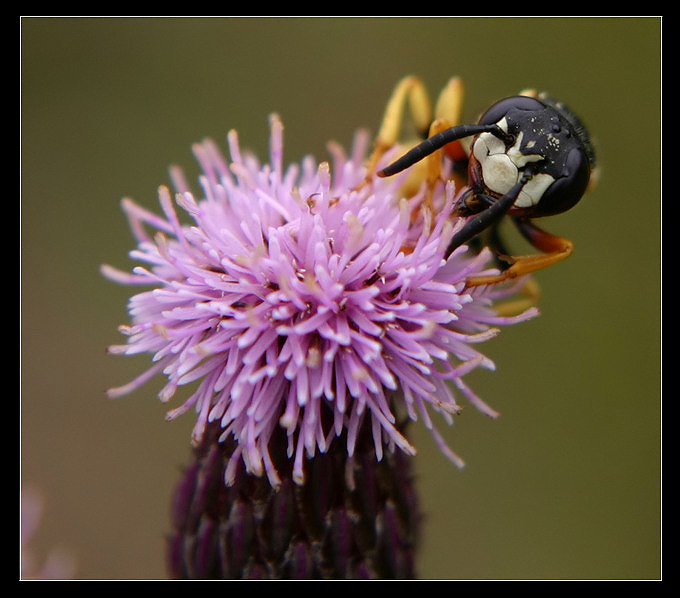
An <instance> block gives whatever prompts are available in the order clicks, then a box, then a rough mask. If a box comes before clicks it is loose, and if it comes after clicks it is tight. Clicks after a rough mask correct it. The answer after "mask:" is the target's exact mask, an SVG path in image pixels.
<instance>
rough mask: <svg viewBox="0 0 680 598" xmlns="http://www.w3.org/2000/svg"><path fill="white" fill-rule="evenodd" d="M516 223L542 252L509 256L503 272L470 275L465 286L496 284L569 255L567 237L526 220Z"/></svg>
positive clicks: (541, 267)
mask: <svg viewBox="0 0 680 598" xmlns="http://www.w3.org/2000/svg"><path fill="white" fill-rule="evenodd" d="M516 224H517V226H518V227H519V229H520V231H521V232H522V234H523V235H524V237H525V238H526V239H527V240H528V241H529V242H530V243H531V244H532V245H533V246H534V247H536V249H539V250H540V251H543V252H544V253H543V254H539V255H524V256H520V257H516V258H511V259H512V260H513V263H512V265H511V266H510V267H509V268H508V269H507V270H505V271H504V272H501V273H500V274H498V275H495V276H472V277H470V278H468V279H467V281H466V282H467V286H469V287H475V286H480V285H484V284H498V283H500V282H504V281H506V280H511V279H514V278H517V277H519V276H524V275H525V274H530V273H532V272H536V271H537V270H542V269H543V268H547V267H548V266H551V265H552V264H555V263H557V262H560V261H562V260H563V259H566V258H567V257H569V256H570V255H571V253H572V251H573V249H574V245H573V243H572V242H571V241H569V239H565V238H563V237H557V236H555V235H552V234H550V233H548V232H546V231H544V230H542V229H540V228H538V227H537V226H535V225H534V224H532V223H531V222H529V221H528V220H527V221H516Z"/></svg>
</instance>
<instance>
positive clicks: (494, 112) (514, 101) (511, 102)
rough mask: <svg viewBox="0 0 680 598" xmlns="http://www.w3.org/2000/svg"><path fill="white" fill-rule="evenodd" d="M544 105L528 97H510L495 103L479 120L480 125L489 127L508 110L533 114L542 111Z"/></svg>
mask: <svg viewBox="0 0 680 598" xmlns="http://www.w3.org/2000/svg"><path fill="white" fill-rule="evenodd" d="M544 108H545V104H544V103H543V102H541V101H540V100H537V99H536V98H531V97H528V96H511V97H509V98H505V99H503V100H499V101H498V102H496V103H495V104H494V105H493V106H491V108H489V109H488V110H487V111H486V112H485V113H484V114H483V115H482V117H481V118H480V119H479V124H480V125H491V124H494V123H497V122H498V121H499V120H501V119H502V118H503V117H504V116H505V115H506V114H507V113H508V112H510V110H513V109H514V110H526V111H528V112H533V111H536V110H543V109H544Z"/></svg>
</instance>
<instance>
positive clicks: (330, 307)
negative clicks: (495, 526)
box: [103, 117, 536, 486]
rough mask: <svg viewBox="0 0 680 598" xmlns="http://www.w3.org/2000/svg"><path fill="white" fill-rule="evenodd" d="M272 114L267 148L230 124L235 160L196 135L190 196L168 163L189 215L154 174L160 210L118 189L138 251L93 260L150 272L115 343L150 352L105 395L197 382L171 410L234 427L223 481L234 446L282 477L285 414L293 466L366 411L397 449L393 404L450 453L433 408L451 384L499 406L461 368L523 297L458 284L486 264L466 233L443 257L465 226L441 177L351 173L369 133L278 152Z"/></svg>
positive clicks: (361, 162) (451, 405)
mask: <svg viewBox="0 0 680 598" xmlns="http://www.w3.org/2000/svg"><path fill="white" fill-rule="evenodd" d="M282 131H283V127H282V125H281V122H280V121H279V120H278V118H276V117H272V119H271V142H270V160H269V163H268V164H264V165H262V164H260V163H259V162H258V161H257V160H256V159H255V158H254V157H252V156H250V155H247V154H246V153H244V152H242V151H241V147H240V145H239V141H238V138H237V135H236V133H235V132H233V131H232V132H231V133H230V134H229V136H228V145H229V153H230V160H229V161H227V160H226V159H225V157H223V156H222V155H221V153H220V151H219V150H218V148H217V146H216V145H215V144H214V143H212V142H210V141H206V142H204V143H202V144H200V145H197V146H196V147H195V154H196V156H197V159H198V161H199V163H200V165H201V167H202V171H203V172H202V175H201V177H200V185H201V193H202V198H201V199H198V198H196V197H195V196H194V194H193V193H192V192H191V191H190V189H189V186H188V185H187V184H186V182H185V181H184V179H183V176H182V174H181V172H180V171H179V170H178V169H174V170H173V171H172V178H173V183H174V186H175V188H176V197H175V199H176V203H177V204H178V205H179V207H181V208H182V210H183V211H184V212H186V214H187V215H188V216H189V217H190V219H191V220H192V221H193V223H191V224H183V223H181V222H180V216H179V215H178V212H177V211H176V210H175V207H174V205H173V198H172V195H171V192H170V191H169V190H168V189H167V188H165V187H161V189H160V191H159V198H160V204H161V207H162V212H163V216H158V215H156V214H153V213H150V212H148V211H146V210H144V209H143V208H141V207H139V206H137V205H136V204H134V203H133V202H131V201H129V200H124V201H123V208H124V210H125V212H126V214H127V216H128V218H129V220H130V224H131V228H132V230H133V232H134V234H135V237H136V239H137V243H138V245H137V248H136V249H135V250H134V251H132V252H131V257H133V258H135V259H137V260H139V261H140V262H143V263H145V264H146V266H139V267H136V268H134V270H133V272H132V273H130V274H128V273H123V272H120V271H118V270H115V269H113V268H111V267H109V266H104V267H103V272H104V274H105V275H107V276H108V277H109V278H112V279H113V280H116V281H118V282H122V283H126V284H133V285H150V287H151V288H150V290H144V291H142V292H140V293H139V294H136V295H134V296H133V297H132V298H131V300H130V303H129V313H130V316H131V318H132V323H131V324H130V325H129V326H124V327H122V328H121V330H122V332H123V333H124V334H125V335H126V336H127V337H128V338H127V343H126V344H124V345H120V346H114V347H111V352H113V353H120V354H127V355H130V354H137V353H151V354H152V355H153V361H154V365H153V367H151V368H150V369H149V370H148V371H146V372H145V373H144V374H142V375H141V376H140V377H139V378H137V379H136V380H134V381H132V382H131V383H129V384H128V385H126V386H124V387H121V388H117V389H112V390H111V391H109V395H110V396H112V397H117V396H120V395H123V394H125V393H127V392H130V391H131V390H134V389H136V388H138V387H139V386H141V385H142V384H143V383H144V382H146V381H147V380H149V379H150V378H152V377H154V376H155V375H156V374H160V373H162V374H163V375H164V376H165V377H166V378H167V383H166V385H165V386H164V387H163V388H162V390H161V391H160V393H159V397H160V399H161V400H162V401H169V400H170V399H171V398H172V397H173V395H174V394H175V392H176V390H177V389H178V388H179V387H183V386H185V385H188V384H190V383H196V386H195V390H194V391H193V392H192V394H191V395H190V396H189V397H188V398H186V399H185V400H184V402H183V403H182V404H181V405H180V406H179V407H176V408H175V409H173V410H171V411H170V412H169V413H168V416H167V417H168V418H169V419H174V418H176V417H177V416H179V415H180V414H182V413H185V412H186V411H188V410H191V409H194V410H195V411H196V413H197V422H196V425H195V428H194V431H193V441H194V442H195V443H198V442H200V440H201V438H202V436H203V434H204V433H205V431H206V428H207V426H208V425H209V424H211V423H213V422H215V423H219V426H220V427H221V429H222V436H221V438H222V439H225V438H227V437H228V436H231V437H233V439H234V441H235V446H236V449H235V451H234V453H233V455H232V456H231V461H230V463H229V465H228V466H227V473H226V478H227V479H226V481H227V483H229V482H230V481H231V478H232V476H233V474H234V471H235V469H236V466H237V464H238V462H239V461H240V460H242V461H243V462H244V463H245V466H246V469H247V470H248V471H249V472H250V473H252V474H255V475H263V474H266V475H267V476H268V478H269V480H270V482H271V484H272V485H274V486H276V485H278V484H279V483H280V478H279V475H278V472H277V470H276V468H275V467H274V464H273V463H274V461H273V459H272V456H271V454H270V446H269V440H270V437H271V435H272V432H273V430H274V429H275V428H276V427H277V426H282V427H283V428H284V429H285V430H286V433H287V438H288V458H290V459H291V460H292V461H293V477H294V479H295V480H296V481H297V482H298V483H303V482H304V460H305V457H313V456H314V455H315V454H316V453H317V452H318V451H320V452H325V451H327V450H328V449H329V447H330V445H331V444H332V443H333V442H340V441H339V440H338V437H340V436H341V435H343V437H344V438H346V447H343V450H346V451H347V454H348V455H349V456H350V457H351V455H352V454H353V452H354V448H355V442H356V439H357V434H358V430H359V429H360V427H361V425H362V423H363V422H364V421H367V423H369V425H370V429H371V430H372V436H373V443H374V448H375V455H376V458H377V459H380V458H381V457H382V455H383V451H384V450H394V449H395V448H398V449H400V450H401V451H404V452H405V453H407V454H413V453H415V449H414V447H413V446H412V445H411V444H410V443H409V441H408V440H407V439H406V438H405V437H404V435H403V434H402V433H401V432H400V430H399V426H398V414H399V413H405V414H407V415H408V417H409V418H410V419H413V420H416V419H419V418H420V419H422V420H423V421H424V423H425V425H426V426H427V427H428V428H429V429H431V430H432V433H433V434H434V436H435V438H436V440H437V442H438V443H439V445H440V446H441V447H442V450H443V451H444V452H445V453H446V454H447V455H448V456H449V457H450V458H451V459H452V460H453V461H454V462H455V463H457V464H459V465H462V462H461V461H460V459H459V458H458V457H457V456H456V455H454V454H453V453H452V452H451V451H450V450H449V449H448V448H447V447H446V445H445V444H444V442H443V441H442V439H441V437H440V436H439V434H438V433H437V431H436V430H435V428H434V426H433V424H432V421H431V419H430V412H431V411H436V412H439V413H441V414H442V415H443V417H444V418H445V419H446V420H447V421H449V422H450V421H451V418H452V415H454V414H455V413H457V412H458V411H459V410H460V406H459V403H458V400H457V398H456V397H457V395H458V394H460V395H462V396H463V397H465V398H466V399H467V400H468V401H470V402H471V403H472V404H474V405H475V406H476V407H477V408H479V409H480V410H482V411H483V412H484V413H486V414H488V415H491V416H494V415H495V412H494V411H493V410H492V409H490V408H489V407H488V406H487V405H486V404H485V403H484V402H482V401H481V399H479V398H478V397H477V396H476V395H475V394H474V393H473V392H472V390H471V389H470V388H469V387H468V386H467V385H466V383H465V382H464V380H463V378H464V376H465V374H467V373H468V372H470V371H471V370H473V369H475V368H479V367H482V368H493V363H492V362H491V361H490V360H489V359H488V358H487V357H485V356H484V355H483V354H481V353H480V352H478V350H477V349H476V348H475V345H477V344H478V343H480V342H481V341H485V340H487V339H489V338H490V337H492V336H494V335H495V334H496V333H497V331H498V326H501V325H506V324H511V323H514V322H518V321H523V320H526V319H527V318H529V317H532V316H533V315H534V314H535V313H536V312H535V310H534V309H530V310H528V311H526V312H524V313H523V314H521V315H519V316H516V317H501V316H499V315H498V314H497V313H496V311H495V310H494V309H493V305H494V302H495V301H497V300H499V299H502V298H504V297H507V296H508V295H509V294H512V293H514V292H515V290H516V288H511V289H507V288H505V289H502V288H496V287H493V286H480V287H475V288H467V287H466V284H465V281H466V278H467V277H469V276H471V275H479V274H483V273H488V272H489V263H490V257H491V256H490V254H489V253H487V251H482V252H481V253H478V254H472V253H471V252H468V250H467V247H465V246H462V247H460V248H458V249H457V250H456V251H454V252H453V254H452V255H451V256H450V257H449V258H448V259H445V258H444V252H445V250H446V247H447V244H448V240H449V239H450V237H451V235H452V233H453V232H454V231H455V230H456V229H457V228H458V227H459V226H461V225H462V222H459V221H458V220H459V219H458V218H456V217H454V216H453V215H452V210H453V206H454V204H455V199H456V197H455V192H456V190H455V189H454V185H453V183H448V184H443V183H442V184H441V185H439V186H438V187H436V188H435V189H434V190H433V192H432V194H431V197H430V196H428V197H427V198H426V190H425V188H424V187H425V186H423V190H422V191H421V192H419V193H417V194H416V195H414V196H412V197H408V198H404V197H402V196H401V195H400V180H401V179H400V178H399V177H394V178H391V179H382V178H377V177H374V178H371V179H370V181H368V184H362V183H364V182H365V179H366V176H367V172H366V168H365V159H366V152H367V149H368V145H369V142H368V137H367V136H366V135H365V134H363V133H360V134H358V135H357V136H356V139H355V142H354V146H353V148H352V151H351V153H350V154H349V155H345V154H344V153H343V151H342V150H341V149H340V148H339V147H337V146H335V145H333V146H331V148H330V150H331V154H332V160H331V162H330V163H327V162H322V163H320V164H317V163H316V162H315V161H314V160H313V159H312V158H307V159H305V160H303V161H302V163H301V164H300V165H297V164H295V165H292V166H290V167H288V168H286V169H284V167H283V159H282V150H283V135H282Z"/></svg>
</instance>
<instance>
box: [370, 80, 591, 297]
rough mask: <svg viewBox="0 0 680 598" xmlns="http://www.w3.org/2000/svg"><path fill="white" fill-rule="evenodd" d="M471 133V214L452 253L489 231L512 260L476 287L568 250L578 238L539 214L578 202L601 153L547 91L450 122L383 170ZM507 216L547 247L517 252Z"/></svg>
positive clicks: (466, 210) (465, 197) (465, 204)
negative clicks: (546, 225)
mask: <svg viewBox="0 0 680 598" xmlns="http://www.w3.org/2000/svg"><path fill="white" fill-rule="evenodd" d="M405 81H409V82H410V86H411V87H410V88H411V89H414V88H415V89H418V88H419V85H415V86H414V83H413V79H407V80H405ZM408 87H409V86H407V88H408ZM456 94H458V92H455V93H454V94H452V97H456ZM464 139H468V140H470V144H469V150H468V152H467V155H466V157H465V158H463V159H462V160H459V163H458V164H457V166H458V167H460V165H461V163H462V164H466V165H467V188H466V190H465V191H464V192H463V193H462V194H461V195H460V197H459V198H458V202H457V205H456V208H455V212H456V214H457V215H459V216H461V217H464V218H466V219H467V220H466V222H465V224H464V225H463V227H462V228H460V229H459V230H458V231H457V232H455V234H454V235H453V237H452V238H451V240H450V243H449V245H448V248H447V250H446V253H445V256H446V257H447V258H448V257H449V256H450V255H451V254H452V253H453V251H454V250H455V249H456V248H458V247H460V246H461V245H463V244H466V243H468V242H470V241H472V240H473V239H475V238H477V237H478V236H479V235H480V233H482V232H484V231H488V232H489V239H490V240H489V245H490V247H491V249H492V250H493V251H494V253H495V254H496V255H497V256H499V257H500V259H501V260H502V261H503V262H505V264H504V270H503V271H502V272H501V273H500V274H498V275H495V276H480V277H476V278H472V279H469V280H468V286H476V285H481V284H492V283H498V282H502V281H505V280H508V279H512V278H516V277H518V276H522V275H525V274H529V273H531V272H535V271H537V270H540V269H542V268H545V267H547V266H549V265H551V264H554V263H556V262H558V261H560V260H563V259H565V258H566V257H568V256H569V255H570V254H571V253H572V251H573V244H572V242H571V241H569V240H568V239H565V238H562V237H558V236H556V235H553V234H551V233H549V232H547V231H545V230H543V229H541V228H539V227H538V226H536V225H535V224H534V222H533V219H535V218H540V217H544V216H552V215H555V214H560V213H563V212H565V211H567V210H569V209H571V208H572V207H574V205H576V204H577V203H578V202H579V200H580V199H581V197H583V195H584V194H585V192H586V190H587V189H588V187H589V185H590V183H591V180H592V178H593V174H594V172H595V152H594V149H593V145H592V143H591V140H590V137H589V135H588V132H587V131H586V128H585V127H584V126H583V124H582V123H581V121H580V120H579V119H578V118H577V117H576V116H575V114H574V113H573V112H572V111H571V110H569V109H568V108H567V107H566V106H565V105H564V104H563V103H561V102H558V101H555V100H553V99H551V98H550V97H548V96H547V95H546V94H543V93H541V94H533V93H532V94H527V95H516V96H511V97H507V98H504V99H502V100H500V101H498V102H496V103H494V104H493V105H492V106H491V107H490V108H489V109H488V110H487V111H486V112H485V113H484V114H483V115H482V116H481V118H480V119H479V121H478V122H477V123H475V124H459V125H454V126H449V127H446V128H443V129H442V130H439V131H438V132H436V133H434V134H432V135H430V136H429V137H427V138H426V139H424V140H423V141H421V142H420V143H418V144H417V145H416V146H415V147H413V148H412V149H410V150H409V151H408V152H406V153H405V154H404V155H403V156H401V157H400V158H398V159H397V160H396V161H394V162H392V163H391V164H389V165H388V166H386V167H384V168H382V169H381V170H379V171H378V172H377V175H378V176H380V177H388V176H392V175H394V174H397V173H398V172H401V171H403V170H405V169H407V168H409V167H411V166H413V165H414V164H416V163H418V162H420V161H421V160H423V159H424V158H426V157H427V156H430V155H432V154H434V153H435V152H437V150H439V149H442V148H447V147H449V146H453V145H454V144H456V143H457V142H460V141H461V140H464ZM504 216H508V217H509V218H510V219H511V220H512V222H513V223H514V224H515V226H516V227H517V229H518V230H519V231H520V233H521V234H522V236H523V237H524V238H525V239H526V240H527V241H528V242H529V243H530V244H531V245H532V246H533V247H534V248H536V249H537V250H539V251H540V252H541V253H539V254H537V255H529V256H521V257H512V256H510V255H509V254H508V252H507V251H506V249H505V248H504V247H503V243H502V241H501V239H500V235H499V234H498V227H499V225H500V222H501V220H502V219H503V217H504Z"/></svg>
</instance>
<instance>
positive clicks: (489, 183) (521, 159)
mask: <svg viewBox="0 0 680 598" xmlns="http://www.w3.org/2000/svg"><path fill="white" fill-rule="evenodd" d="M498 126H499V127H500V128H501V129H503V130H504V131H506V132H507V121H506V120H505V118H502V119H501V120H500V121H498ZM523 137H524V134H523V133H522V132H520V134H519V135H518V136H517V139H516V140H515V143H514V144H513V145H512V147H510V148H507V149H506V148H505V143H504V142H503V141H502V140H501V139H499V138H498V137H496V136H495V135H492V134H491V133H482V134H481V135H480V136H479V137H478V138H477V140H476V141H475V143H474V147H473V153H474V156H475V158H477V160H478V162H479V163H480V165H481V167H482V176H483V178H484V184H485V185H486V187H487V188H488V189H490V190H491V191H493V192H494V193H499V194H501V195H503V194H505V193H507V192H508V191H510V189H512V187H513V185H515V183H517V181H519V178H520V176H521V173H520V170H521V169H522V168H524V167H525V166H526V165H527V164H529V163H530V162H538V161H540V160H542V159H543V156H541V155H540V154H524V153H522V150H521V149H520V148H521V145H522V138H523ZM555 141H557V140H555ZM551 142H552V141H551ZM534 145H535V143H534V142H529V143H528V144H527V146H526V148H525V150H526V149H529V148H531V147H533V146H534ZM553 181H554V179H553V177H551V176H550V175H548V174H545V173H541V174H537V175H535V176H533V177H532V179H531V180H530V181H529V182H528V183H527V184H526V185H525V186H524V188H523V189H522V191H521V193H520V195H519V197H518V198H517V200H516V201H515V204H514V205H515V206H517V207H522V208H526V207H530V206H533V205H536V204H537V203H538V202H539V201H540V199H541V197H542V196H543V193H544V192H545V190H546V189H547V188H548V187H549V186H550V185H551V184H552V183H553Z"/></svg>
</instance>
